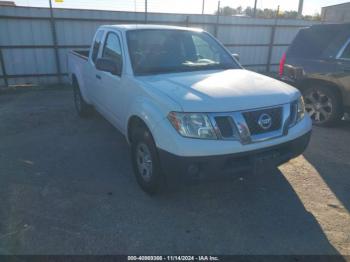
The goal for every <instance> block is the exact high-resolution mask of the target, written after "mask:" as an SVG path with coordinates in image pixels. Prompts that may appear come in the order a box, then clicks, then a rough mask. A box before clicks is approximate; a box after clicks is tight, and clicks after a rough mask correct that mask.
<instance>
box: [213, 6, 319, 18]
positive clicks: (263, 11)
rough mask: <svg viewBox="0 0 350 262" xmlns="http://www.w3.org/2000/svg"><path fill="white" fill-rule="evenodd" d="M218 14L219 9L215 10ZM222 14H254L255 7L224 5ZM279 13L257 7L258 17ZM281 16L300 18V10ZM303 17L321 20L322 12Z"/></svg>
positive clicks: (285, 12) (273, 15) (279, 14)
mask: <svg viewBox="0 0 350 262" xmlns="http://www.w3.org/2000/svg"><path fill="white" fill-rule="evenodd" d="M215 14H217V11H216V12H215ZM220 15H224V16H232V15H242V16H250V17H253V16H254V9H253V8H251V7H249V6H248V7H247V8H245V9H243V8H242V7H241V6H239V7H237V8H232V7H229V6H224V7H221V8H220ZM276 15H277V11H276V10H273V9H269V8H265V9H260V8H257V9H256V17H258V18H275V17H276ZM278 17H279V18H289V19H296V18H298V12H297V11H284V12H279V13H278ZM301 18H303V19H307V20H320V19H321V17H320V14H314V15H313V16H311V15H306V16H302V17H301Z"/></svg>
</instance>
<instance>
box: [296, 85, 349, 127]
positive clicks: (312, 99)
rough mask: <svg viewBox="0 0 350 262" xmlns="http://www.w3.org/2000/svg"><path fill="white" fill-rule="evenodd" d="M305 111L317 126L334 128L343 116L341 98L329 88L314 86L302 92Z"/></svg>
mask: <svg viewBox="0 0 350 262" xmlns="http://www.w3.org/2000/svg"><path fill="white" fill-rule="evenodd" d="M302 93H303V96H304V101H305V109H306V111H307V112H308V113H309V115H310V117H311V119H312V122H313V124H314V125H317V126H332V125H334V124H336V123H337V122H338V121H339V120H340V119H341V118H342V116H343V110H342V105H341V98H340V97H339V95H338V94H337V93H336V92H335V90H334V89H332V88H330V87H328V86H322V85H320V86H312V87H308V88H306V89H304V90H303V91H302Z"/></svg>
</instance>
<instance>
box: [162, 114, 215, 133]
mask: <svg viewBox="0 0 350 262" xmlns="http://www.w3.org/2000/svg"><path fill="white" fill-rule="evenodd" d="M168 119H169V121H170V122H171V124H172V125H173V127H174V128H175V129H176V130H177V131H178V132H179V133H180V135H182V136H185V137H192V138H202V139H217V137H216V134H215V131H214V129H213V126H212V125H211V123H210V120H209V117H208V116H207V115H206V114H202V113H180V112H170V113H169V115H168Z"/></svg>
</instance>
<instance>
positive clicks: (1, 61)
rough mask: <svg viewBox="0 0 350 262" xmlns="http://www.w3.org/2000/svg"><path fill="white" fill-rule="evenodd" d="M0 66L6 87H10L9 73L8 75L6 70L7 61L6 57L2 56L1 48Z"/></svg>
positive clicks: (0, 50)
mask: <svg viewBox="0 0 350 262" xmlns="http://www.w3.org/2000/svg"><path fill="white" fill-rule="evenodd" d="M0 64H1V71H2V76H3V79H4V82H5V86H6V87H8V86H9V82H8V79H7V73H6V68H5V61H4V57H3V55H2V49H1V48H0Z"/></svg>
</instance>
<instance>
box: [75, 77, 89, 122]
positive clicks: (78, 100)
mask: <svg viewBox="0 0 350 262" xmlns="http://www.w3.org/2000/svg"><path fill="white" fill-rule="evenodd" d="M73 95H74V105H75V109H76V111H77V113H78V115H79V116H80V117H83V118H84V117H88V116H89V115H91V112H92V109H91V106H90V105H89V104H87V103H86V102H85V100H84V98H83V96H82V95H81V91H80V87H79V84H78V83H77V81H76V80H74V82H73Z"/></svg>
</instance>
